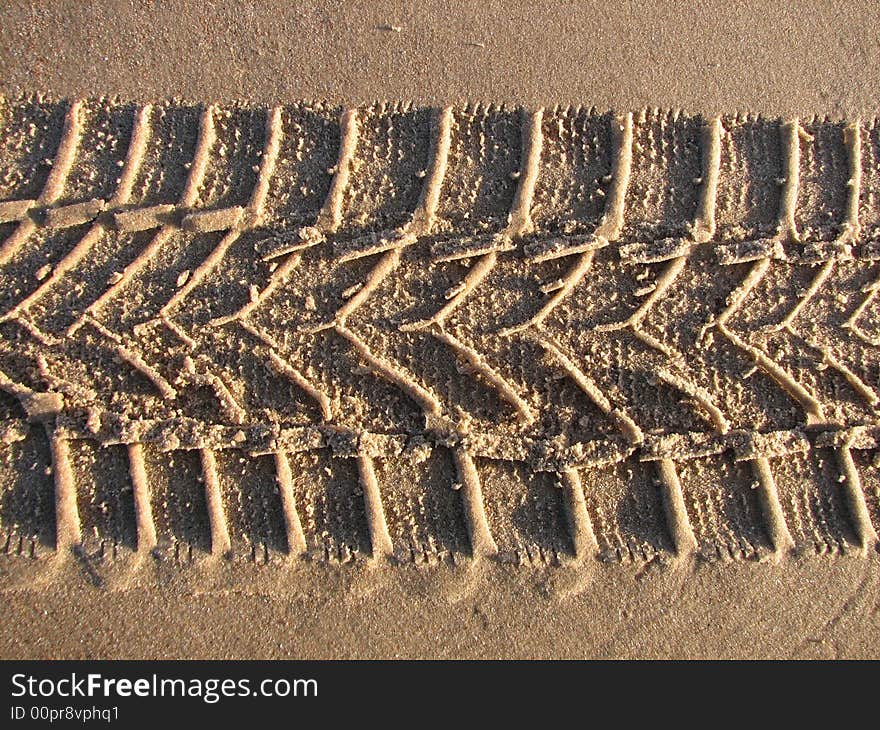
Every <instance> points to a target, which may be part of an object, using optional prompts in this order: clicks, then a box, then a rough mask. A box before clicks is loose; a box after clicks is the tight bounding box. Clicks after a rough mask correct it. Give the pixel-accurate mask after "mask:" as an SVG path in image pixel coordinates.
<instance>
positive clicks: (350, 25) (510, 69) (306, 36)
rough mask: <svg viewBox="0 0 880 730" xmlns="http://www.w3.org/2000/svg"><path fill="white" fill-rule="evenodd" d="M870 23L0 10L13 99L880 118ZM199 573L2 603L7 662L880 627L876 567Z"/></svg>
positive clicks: (649, 643)
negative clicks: (565, 576)
mask: <svg viewBox="0 0 880 730" xmlns="http://www.w3.org/2000/svg"><path fill="white" fill-rule="evenodd" d="M218 5H219V4H218ZM462 5H464V4H462ZM813 6H815V7H813ZM878 16H880V12H878V10H877V9H876V8H872V7H870V6H868V5H867V4H864V3H862V4H855V3H852V4H843V3H841V4H837V3H818V2H817V3H803V4H799V5H797V6H795V7H792V8H780V7H776V4H774V3H769V2H754V3H744V4H740V5H737V6H736V7H731V8H722V7H718V6H717V5H715V4H708V3H706V4H696V5H695V4H694V3H682V4H680V5H679V4H673V3H670V4H668V5H666V6H665V7H664V8H662V9H656V8H654V7H653V4H647V3H645V4H637V3H627V4H620V5H615V4H612V3H601V4H600V3H595V4H590V3H583V4H574V3H546V4H544V5H543V6H542V5H537V4H536V5H534V6H531V7H527V4H526V3H516V4H514V3H509V4H502V3H483V4H480V5H479V6H478V5H476V4H473V5H472V6H469V7H457V6H456V5H455V4H454V3H449V2H444V3H420V4H406V3H393V2H382V3H376V4H370V5H369V6H367V4H364V6H363V7H360V6H358V7H352V8H350V9H344V10H341V9H339V8H338V7H337V6H336V4H335V3H329V2H324V3H313V4H307V3H297V4H295V5H293V4H289V3H270V2H267V3H262V4H260V6H259V8H258V9H256V8H252V7H250V6H248V5H245V4H237V3H225V4H223V6H222V7H210V6H204V7H203V5H202V4H201V3H194V2H167V3H161V4H160V3H122V2H115V3H114V2H107V3H95V4H94V5H93V6H86V5H85V4H82V5H80V4H69V3H60V2H55V3H46V4H36V3H35V4H30V3H19V2H12V3H9V4H7V5H6V6H5V8H4V9H3V10H2V11H0V20H2V22H0V92H2V93H4V94H13V93H17V92H20V91H35V90H37V91H48V92H51V93H52V94H54V95H59V96H67V95H69V96H83V95H87V96H97V95H104V94H119V95H121V96H124V97H126V98H132V99H161V98H167V97H183V98H186V99H190V100H205V101H216V100H228V99H249V100H254V101H286V100H296V99H301V98H306V99H328V100H330V101H334V102H345V103H360V102H368V101H371V100H374V99H413V100H415V101H419V102H424V103H443V102H463V101H471V100H492V101H507V102H511V103H524V104H533V105H537V104H549V105H553V104H556V103H569V102H571V103H583V104H589V105H596V106H598V107H600V108H614V109H621V110H623V109H633V108H640V107H644V106H646V105H650V106H657V107H661V108H683V109H685V110H687V111H692V112H705V113H713V112H734V111H752V112H760V113H763V114H767V115H769V116H789V115H801V116H810V115H813V114H821V115H825V114H828V115H830V116H832V117H837V118H853V117H856V116H859V115H863V116H869V115H876V114H878V111H880V105H878V100H880V93H878V92H880V74H877V72H876V68H875V64H874V59H876V57H877V54H878V38H877V35H876V32H874V31H873V30H872V29H874V28H876V27H877V21H878V20H880V18H878ZM205 578H206V579H205V580H201V581H198V580H197V581H193V582H187V583H182V582H176V581H171V582H169V583H167V584H162V585H161V587H159V588H151V589H149V590H147V589H131V590H127V591H113V592H108V591H104V590H100V589H96V588H92V587H89V586H86V585H83V581H82V580H81V578H80V577H79V576H73V575H71V576H69V577H65V576H63V575H62V576H57V577H56V578H55V580H53V581H52V582H51V583H50V584H49V587H48V589H47V590H45V591H41V592H39V593H34V592H27V593H6V594H5V595H4V602H5V612H4V618H3V626H4V630H3V632H2V637H0V655H2V656H3V657H6V658H9V657H24V656H27V657H60V656H64V657H96V658H98V657H100V658H103V657H129V658H135V657H142V656H149V657H154V656H155V657H159V656H161V657H192V658H201V657H232V656H254V657H256V656H259V657H264V656H266V657H268V656H277V657H303V656H336V657H351V656H368V657H393V656H448V657H454V656H469V657H475V656H476V657H479V656H482V657H498V656H573V657H582V656H809V657H828V656H876V654H877V640H878V630H880V625H878V615H877V609H878V598H880V581H878V578H880V561H878V560H877V557H876V554H874V555H872V556H871V557H870V558H869V559H868V560H862V559H854V558H831V557H829V558H825V559H822V560H817V559H815V558H810V559H791V560H787V561H785V562H783V563H782V564H781V565H773V564H752V563H745V564H714V565H705V564H698V565H691V566H680V567H679V568H677V569H667V568H662V569H658V570H648V571H644V572H638V573H637V572H635V571H633V569H631V568H624V567H615V566H611V567H608V568H607V569H604V568H603V569H602V570H600V571H598V572H597V574H596V575H595V576H593V578H592V580H591V582H590V583H589V584H588V585H586V586H581V588H583V590H582V591H581V592H580V593H579V594H577V595H576V596H574V597H571V598H569V599H567V600H565V601H558V600H550V599H548V598H547V595H546V594H547V591H546V586H545V585H544V582H543V579H542V578H541V577H536V576H534V575H532V574H529V573H526V572H519V571H517V570H516V569H513V568H511V569H501V568H499V569H491V570H488V571H487V572H486V573H485V574H483V575H475V574H473V573H472V574H468V575H452V576H434V579H432V580H427V579H426V578H425V576H424V575H423V574H420V573H419V572H418V571H416V570H412V571H410V570H409V569H400V570H398V571H395V572H393V573H389V572H387V571H385V572H383V571H372V572H371V571H365V572H358V571H352V572H351V573H350V574H346V575H343V576H342V577H340V576H339V575H336V574H335V573H334V574H331V573H328V574H327V575H323V574H322V573H321V572H320V571H317V572H307V571H304V572H303V574H302V576H301V583H300V585H301V586H302V588H301V590H298V591H297V592H296V594H295V595H291V596H290V598H289V599H282V598H278V597H277V596H275V597H271V598H269V597H267V596H263V595H260V594H259V593H258V592H255V590H254V589H253V587H252V586H251V587H249V583H248V580H246V579H245V578H242V579H241V580H240V581H238V580H236V579H235V578H234V577H233V574H231V573H229V574H225V577H223V578H220V579H219V580H225V581H226V585H227V586H228V588H226V589H225V590H223V591H216V590H214V591H212V592H211V593H210V594H205V593H202V592H201V590H202V589H201V587H200V586H204V585H206V584H208V583H211V584H214V585H215V587H216V582H217V580H218V578H217V577H216V576H213V577H212V576H206V577H205ZM209 579H210V580H209ZM390 617H394V620H393V621H390V620H389V618H390Z"/></svg>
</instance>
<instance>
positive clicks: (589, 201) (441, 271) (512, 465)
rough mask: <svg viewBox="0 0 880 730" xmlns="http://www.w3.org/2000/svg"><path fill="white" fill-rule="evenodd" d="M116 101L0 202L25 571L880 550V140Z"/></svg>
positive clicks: (704, 123)
mask: <svg viewBox="0 0 880 730" xmlns="http://www.w3.org/2000/svg"><path fill="white" fill-rule="evenodd" d="M47 103H48V102H47ZM114 103H115V102H112V103H111V102H103V101H102V102H101V103H100V104H101V105H103V106H101V105H98V106H94V105H92V102H88V101H83V102H74V103H71V104H68V105H66V107H65V108H64V114H63V115H62V116H59V117H58V128H57V129H53V130H51V133H52V135H53V137H52V139H53V140H57V142H54V143H53V144H54V150H55V151H54V156H53V160H52V164H51V167H50V168H49V169H48V172H47V174H46V177H45V179H44V180H42V185H41V186H40V185H38V181H37V180H29V181H28V187H27V188H21V190H19V193H20V195H18V196H16V194H15V191H12V192H11V193H10V195H9V196H8V199H5V200H0V228H2V229H3V230H2V231H0V234H2V239H3V243H2V246H0V295H2V301H0V309H2V311H3V312H4V314H3V316H2V317H0V390H2V397H0V407H2V409H3V410H2V413H0V437H2V438H0V455H2V457H3V458H2V464H0V468H2V469H4V470H5V474H4V475H3V482H2V490H3V491H2V493H0V536H2V541H3V544H4V545H6V549H5V550H6V552H7V553H9V554H16V555H33V556H35V557H40V556H41V554H42V553H43V552H44V551H45V552H48V553H50V554H51V553H53V552H57V554H58V555H65V554H70V553H71V549H73V550H74V551H78V552H77V555H81V556H84V558H83V559H84V561H85V563H84V564H87V565H89V566H92V567H91V568H90V570H91V569H94V566H95V565H98V566H99V568H100V566H102V565H104V564H105V563H106V564H110V563H113V562H114V561H119V560H121V558H122V557H124V556H125V555H127V554H128V553H139V554H141V555H154V556H161V555H172V556H174V558H175V560H176V562H177V563H180V564H188V563H190V562H193V563H195V562H198V561H199V560H201V559H202V558H210V557H211V556H213V558H215V559H216V558H217V557H229V558H231V559H236V558H238V557H242V556H244V557H245V558H246V559H247V560H249V561H251V562H259V563H262V562H272V561H273V560H275V559H276V558H277V557H280V556H287V557H288V558H295V559H300V558H303V557H305V558H308V559H317V560H329V561H331V562H348V561H351V560H355V561H356V560H360V559H363V558H367V557H369V556H372V557H373V558H382V561H381V562H382V563H386V562H390V563H391V564H394V563H396V562H400V561H404V562H409V561H414V562H425V563H427V564H433V563H437V562H442V561H449V562H451V563H455V562H456V561H458V560H460V559H464V558H469V557H472V558H481V559H492V560H499V561H508V560H513V561H515V562H518V563H530V564H536V565H558V564H560V563H563V562H571V563H572V564H573V565H583V564H585V563H587V562H589V561H591V560H595V559H601V560H624V561H630V560H632V561H636V562H651V561H653V560H656V559H658V558H659V559H661V560H667V559H669V560H673V559H680V558H691V557H694V556H698V557H701V558H705V559H717V558H719V556H721V558H720V559H730V558H731V557H732V558H737V559H740V558H747V559H751V558H756V559H761V558H762V557H765V556H767V555H769V556H771V557H773V558H775V559H783V558H784V557H785V556H786V555H787V554H788V553H789V552H791V551H798V552H808V553H809V552H817V553H823V554H824V553H825V552H836V551H838V550H840V551H849V550H852V552H857V553H860V554H867V553H868V552H869V551H871V550H873V549H876V547H877V541H878V537H877V534H878V533H877V530H878V525H877V524H876V520H877V514H878V506H877V505H876V504H875V502H876V485H875V481H876V479H875V477H874V475H873V471H872V469H873V467H868V466H866V464H872V463H874V461H876V459H877V458H878V456H880V422H878V420H877V408H878V406H880V385H878V381H877V373H878V372H880V347H878V345H880V321H878V319H877V317H878V310H877V296H876V294H877V292H878V291H880V285H878V281H880V279H878V272H877V263H876V262H877V261H878V260H880V253H878V251H880V241H878V239H877V229H876V226H875V225H874V222H873V219H872V218H871V214H870V211H868V210H866V208H865V205H864V201H865V200H866V198H867V197H870V196H871V195H874V196H876V195H877V194H878V191H874V190H872V185H873V184H874V183H873V181H874V180H875V177H876V176H875V175H874V174H873V173H872V172H871V169H870V165H869V163H870V160H873V159H875V157H876V155H877V150H875V149H874V148H875V147H876V139H875V137H876V135H874V134H873V133H872V130H873V129H874V122H873V121H871V120H869V121H863V120H857V121H854V122H852V123H848V124H834V123H831V122H828V121H821V120H812V121H810V120H807V121H803V120H798V119H790V120H784V121H774V120H756V119H754V118H750V117H739V116H738V117H725V116H714V117H711V118H707V119H702V118H699V119H695V118H691V117H688V116H686V115H683V114H681V113H679V112H670V113H665V112H660V111H659V110H645V111H643V112H639V113H623V114H600V113H598V112H596V111H595V110H584V109H580V108H577V109H576V108H568V107H566V108H555V109H552V110H551V109H549V108H548V109H536V110H523V109H510V108H506V107H498V106H494V105H469V106H465V107H462V108H453V107H448V108H443V109H431V110H425V109H419V108H418V107H414V106H412V105H407V104H396V105H395V104H383V105H373V106H371V107H368V108H357V109H355V108H349V109H334V108H329V107H326V106H323V105H308V104H302V105H288V106H273V107H268V108H259V109H250V108H245V107H235V106H232V107H230V108H226V107H224V106H222V105H212V106H207V107H193V108H184V107H183V106H180V105H177V104H176V103H169V104H161V103H156V104H147V105H143V106H138V107H134V106H129V107H125V108H124V110H123V111H125V113H120V115H119V116H120V118H127V119H129V120H130V121H129V123H128V126H126V125H125V124H121V125H117V126H116V127H114V126H112V125H110V126H109V127H107V131H104V130H103V128H102V129H101V130H97V131H100V134H97V132H96V129H97V128H96V127H95V125H97V124H98V123H99V122H98V121H96V120H98V118H99V117H100V115H99V114H97V113H96V111H95V110H96V109H100V110H106V109H110V110H111V111H112V110H113V109H115V107H114V106H113V104H114ZM10 104H12V105H13V107H14V105H15V104H16V102H15V101H14V100H11V101H10ZM25 108H26V107H24V106H22V109H25ZM126 110H127V111H126ZM126 114H127V115H128V116H127V117H126ZM175 114H179V115H180V120H181V121H173V120H172V121H169V120H171V117H173V115H175ZM101 123H102V124H104V122H101ZM95 140H98V141H95ZM50 146H51V145H50ZM169 150H171V151H170V152H169ZM319 155H320V158H319V157H318V156H319ZM11 159H17V158H15V157H14V156H13V155H12V154H11V152H9V151H8V150H7V149H6V147H4V146H3V145H2V144H0V166H2V165H6V164H7V163H8V160H11ZM829 159H830V160H834V161H836V162H835V164H834V165H831V164H828V163H827V160H829ZM114 160H115V161H114ZM866 161H867V162H866ZM10 164H11V163H10ZM866 164H868V167H866ZM108 165H115V166H116V167H117V168H118V169H117V170H108V169H103V167H102V166H108ZM174 165H177V166H178V167H179V170H178V171H177V172H175V171H173V170H171V167H173V166H174ZM99 168H100V169H99ZM111 173H112V174H111ZM10 179H11V178H10ZM108 180H109V187H108V183H107V181H108ZM172 181H173V184H172ZM166 183H167V184H166ZM35 190H40V192H39V194H37V192H35ZM872 460H874V461H872ZM166 462H167V464H166ZM652 462H653V463H652ZM706 475H713V476H711V477H709V476H706ZM102 490H103V491H102ZM47 505H51V510H50V511H47ZM157 559H158V557H157Z"/></svg>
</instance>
